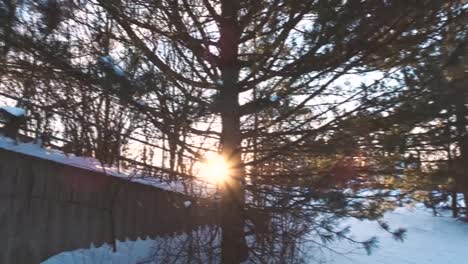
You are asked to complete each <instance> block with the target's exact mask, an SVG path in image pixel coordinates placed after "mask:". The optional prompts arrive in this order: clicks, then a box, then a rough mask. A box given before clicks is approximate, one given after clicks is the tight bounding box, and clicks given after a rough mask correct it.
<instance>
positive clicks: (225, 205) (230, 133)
mask: <svg viewBox="0 0 468 264" xmlns="http://www.w3.org/2000/svg"><path fill="white" fill-rule="evenodd" d="M221 8H222V10H221V11H222V18H220V19H221V20H220V36H221V37H220V40H219V44H220V50H221V54H220V65H219V67H220V69H221V78H222V80H221V81H222V83H221V85H220V89H219V90H220V96H219V100H220V105H221V106H222V107H221V108H220V111H221V122H222V133H221V147H222V154H223V156H224V158H225V159H226V160H227V162H228V163H229V165H230V166H231V168H232V171H231V173H230V175H229V177H228V178H227V179H226V180H225V182H224V183H223V186H222V188H221V214H222V215H221V227H222V230H223V231H222V232H223V235H222V242H221V249H222V253H221V262H222V263H240V262H242V261H244V260H246V258H247V254H248V253H247V246H246V242H245V237H244V202H245V201H244V177H245V170H244V168H242V166H241V164H242V153H241V150H240V147H241V141H242V137H241V129H240V107H239V89H238V87H237V82H238V78H239V66H238V60H237V56H238V43H239V38H240V30H239V28H238V22H237V16H238V11H239V3H238V1H232V0H223V1H222V7H221Z"/></svg>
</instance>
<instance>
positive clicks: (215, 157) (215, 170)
mask: <svg viewBox="0 0 468 264" xmlns="http://www.w3.org/2000/svg"><path fill="white" fill-rule="evenodd" d="M197 167H198V168H197V169H198V173H197V174H198V176H199V177H201V178H204V179H206V180H207V181H209V182H212V183H220V182H223V181H224V180H225V179H226V178H227V177H228V176H229V174H230V168H229V164H228V162H227V161H226V159H224V157H223V156H221V155H219V154H212V155H208V156H207V157H206V158H205V160H204V161H203V162H200V163H199V164H198V166H197Z"/></svg>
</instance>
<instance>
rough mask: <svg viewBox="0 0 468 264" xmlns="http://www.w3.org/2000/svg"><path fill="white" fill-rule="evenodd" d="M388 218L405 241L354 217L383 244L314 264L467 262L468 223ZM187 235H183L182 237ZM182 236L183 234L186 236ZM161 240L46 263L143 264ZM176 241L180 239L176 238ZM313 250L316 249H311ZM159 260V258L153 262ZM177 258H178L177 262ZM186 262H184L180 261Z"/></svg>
mask: <svg viewBox="0 0 468 264" xmlns="http://www.w3.org/2000/svg"><path fill="white" fill-rule="evenodd" d="M384 220H385V221H387V222H388V223H389V224H390V225H391V226H392V227H394V228H396V227H403V228H406V229H407V230H408V233H407V236H406V239H405V241H404V242H398V241H395V240H394V239H393V238H392V236H391V234H389V233H387V232H386V231H383V230H382V228H380V227H379V225H378V224H377V223H375V222H371V221H358V220H355V219H350V220H347V221H345V222H344V223H343V224H345V225H351V227H352V229H351V233H352V234H353V236H354V237H355V238H357V239H368V238H369V237H372V236H377V237H378V239H379V242H380V243H379V248H377V249H375V250H374V251H373V254H372V255H370V256H368V255H367V254H366V253H365V251H364V250H363V249H356V248H355V246H352V245H350V244H348V243H345V242H332V244H331V245H330V247H331V248H333V249H334V250H337V251H341V252H347V254H345V255H340V254H336V253H332V252H330V251H327V250H324V251H323V252H322V253H323V256H322V257H320V258H314V260H313V261H311V263H317V261H320V260H319V259H322V260H323V262H318V263H330V264H371V263H372V264H464V263H468V224H467V223H464V222H461V221H459V220H456V219H452V218H450V217H449V216H438V217H434V216H432V213H431V211H430V210H427V209H425V208H423V207H422V206H417V207H413V208H412V207H405V208H398V209H396V210H395V211H393V212H388V213H387V214H385V218H384ZM181 237H185V236H181ZM182 240H183V238H182ZM161 241H162V240H156V241H155V240H138V241H134V242H131V241H127V242H119V243H118V244H117V252H115V253H114V252H112V248H111V247H110V246H108V245H105V246H102V247H100V248H91V249H81V250H76V251H73V252H66V253H61V254H59V255H57V256H55V257H52V258H50V259H49V260H47V261H45V262H43V264H60V263H62V264H88V263H109V264H110V263H112V264H123V263H126V264H127V263H139V262H140V261H143V260H145V259H147V257H148V256H149V255H151V254H152V253H154V248H155V247H157V245H158V244H160V243H161ZM175 241H179V242H180V241H181V240H180V238H175ZM311 254H312V255H314V254H315V253H314V252H311ZM150 263H158V262H150ZM176 263H178V262H176ZM180 263H184V262H180Z"/></svg>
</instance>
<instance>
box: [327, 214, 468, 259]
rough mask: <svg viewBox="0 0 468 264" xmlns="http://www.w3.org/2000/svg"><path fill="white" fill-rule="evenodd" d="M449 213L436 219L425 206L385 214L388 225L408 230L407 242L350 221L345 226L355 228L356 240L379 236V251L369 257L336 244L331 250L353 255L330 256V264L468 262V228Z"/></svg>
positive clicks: (365, 223)
mask: <svg viewBox="0 0 468 264" xmlns="http://www.w3.org/2000/svg"><path fill="white" fill-rule="evenodd" d="M448 215H449V212H445V213H444V215H443V216H438V217H434V216H433V215H432V212H431V211H430V210H429V209H426V208H423V206H422V205H419V206H415V207H401V208H397V209H396V210H395V211H393V212H388V213H386V214H385V217H384V221H386V222H388V223H389V224H390V226H391V228H393V229H395V228H399V227H403V228H406V229H407V233H406V237H405V240H404V242H399V241H396V240H394V239H393V237H392V235H391V234H390V233H388V232H386V231H384V230H382V228H381V227H379V225H378V224H377V223H376V222H372V221H359V220H356V219H349V220H347V221H346V222H345V223H344V224H345V225H350V226H351V233H352V234H353V235H354V237H355V238H358V239H362V240H365V239H368V238H370V237H372V236H377V237H378V239H379V247H378V248H377V249H374V250H373V252H372V254H371V255H370V256H368V255H367V254H366V253H365V251H364V250H363V249H356V248H355V247H353V246H351V245H350V244H348V243H346V242H334V245H332V246H331V247H332V248H333V249H336V250H338V251H341V252H350V251H352V253H350V254H346V255H339V254H331V253H330V254H329V256H327V262H325V263H330V264H356V263H359V264H371V263H372V264H374V263H379V264H393V263H398V264H432V263H434V264H438V263H444V264H460V263H467V262H466V260H467V259H468V224H467V223H465V222H462V221H460V220H457V219H453V218H450V217H449V216H448Z"/></svg>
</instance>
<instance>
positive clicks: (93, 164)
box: [0, 136, 216, 196]
mask: <svg viewBox="0 0 468 264" xmlns="http://www.w3.org/2000/svg"><path fill="white" fill-rule="evenodd" d="M0 148H1V149H5V150H9V151H13V152H17V153H21V154H25V155H28V156H33V157H37V158H41V159H46V160H51V161H54V162H57V163H62V164H66V165H69V166H73V167H78V168H82V169H86V170H91V171H97V172H101V173H104V174H107V175H110V176H114V177H119V178H124V179H127V180H130V181H132V182H138V183H142V184H145V185H151V186H153V187H157V188H160V189H164V190H168V191H173V192H180V193H186V192H185V187H184V184H183V183H182V182H165V181H161V180H160V179H158V178H155V177H146V176H144V175H140V174H135V173H134V172H132V171H122V170H119V168H117V167H113V166H107V165H105V164H102V163H101V162H100V161H99V160H96V159H94V158H89V157H77V156H75V155H73V154H65V153H64V152H62V151H60V150H56V149H46V148H42V147H41V145H40V144H37V143H36V144H35V143H19V144H16V143H15V141H14V140H13V139H11V138H7V137H3V136H0ZM215 191H216V190H215V186H212V185H211V184H209V183H207V182H202V181H197V182H196V185H195V186H194V192H196V193H197V195H200V196H210V195H212V194H213V192H215Z"/></svg>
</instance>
